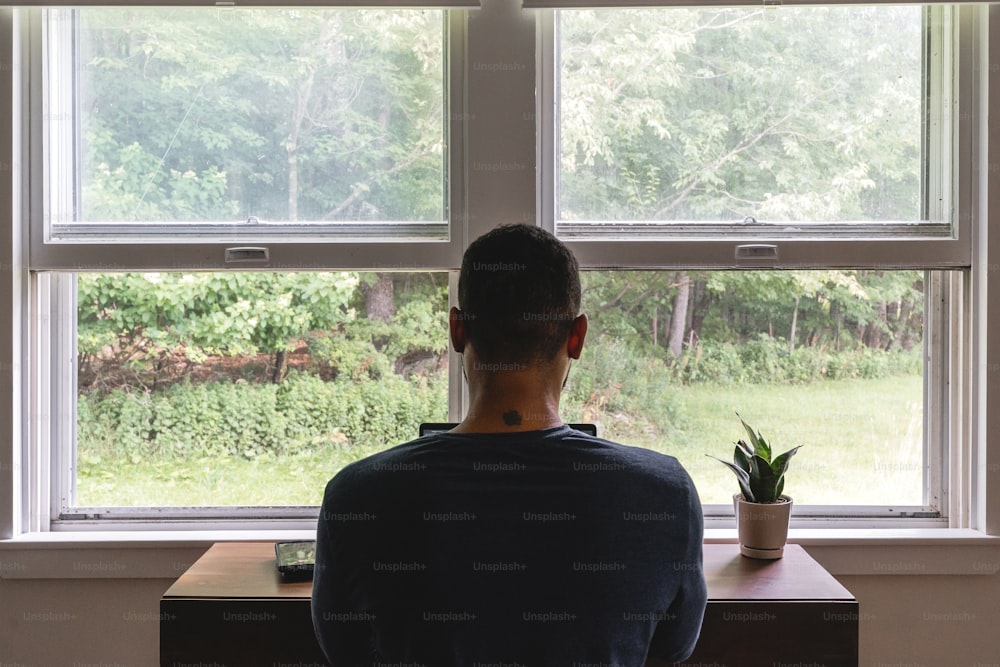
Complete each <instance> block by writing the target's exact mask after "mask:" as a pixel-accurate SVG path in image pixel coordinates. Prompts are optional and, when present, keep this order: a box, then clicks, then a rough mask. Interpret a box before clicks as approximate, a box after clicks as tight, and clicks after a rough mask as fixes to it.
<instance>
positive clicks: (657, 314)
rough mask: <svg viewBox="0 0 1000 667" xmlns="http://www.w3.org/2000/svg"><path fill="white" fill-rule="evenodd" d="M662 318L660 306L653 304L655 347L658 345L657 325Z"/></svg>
mask: <svg viewBox="0 0 1000 667" xmlns="http://www.w3.org/2000/svg"><path fill="white" fill-rule="evenodd" d="M659 318H660V308H659V306H653V347H656V342H657V334H658V333H659V332H658V331H657V326H658V325H659Z"/></svg>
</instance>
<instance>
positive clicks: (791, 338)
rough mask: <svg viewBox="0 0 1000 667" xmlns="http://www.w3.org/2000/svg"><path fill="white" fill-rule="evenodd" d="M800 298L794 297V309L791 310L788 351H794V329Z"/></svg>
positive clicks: (797, 318)
mask: <svg viewBox="0 0 1000 667" xmlns="http://www.w3.org/2000/svg"><path fill="white" fill-rule="evenodd" d="M800 300H801V297H798V296H797V297H795V307H794V308H792V326H791V328H790V329H789V331H788V351H789V352H794V351H795V327H796V325H797V324H798V323H799V301H800Z"/></svg>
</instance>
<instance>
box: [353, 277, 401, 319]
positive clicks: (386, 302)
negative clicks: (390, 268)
mask: <svg viewBox="0 0 1000 667" xmlns="http://www.w3.org/2000/svg"><path fill="white" fill-rule="evenodd" d="M377 275H378V280H377V281H375V282H374V283H372V284H370V285H369V284H365V283H361V294H363V295H364V297H365V315H366V316H367V317H368V319H369V320H372V321H376V322H389V321H391V320H392V318H394V317H395V316H396V295H395V292H394V289H393V285H392V274H391V273H379V274H377Z"/></svg>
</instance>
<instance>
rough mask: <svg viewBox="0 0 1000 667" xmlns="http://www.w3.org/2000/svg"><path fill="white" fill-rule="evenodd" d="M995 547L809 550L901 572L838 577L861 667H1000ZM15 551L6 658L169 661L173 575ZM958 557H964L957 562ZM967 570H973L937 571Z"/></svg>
mask: <svg viewBox="0 0 1000 667" xmlns="http://www.w3.org/2000/svg"><path fill="white" fill-rule="evenodd" d="M986 549H988V550H986V551H984V550H978V551H977V555H971V556H967V557H963V559H951V558H950V557H949V556H947V555H946V554H945V553H943V552H941V553H940V554H939V556H941V558H943V560H944V561H945V562H941V560H940V559H936V558H933V557H930V558H928V557H926V556H925V555H923V554H916V553H915V552H911V553H914V554H915V555H914V557H912V558H906V557H904V558H900V557H897V556H888V557H887V556H886V555H885V552H880V553H878V554H877V555H874V554H875V552H871V554H873V555H857V554H861V553H866V552H865V551H864V550H860V551H859V550H852V552H853V553H854V554H855V555H854V556H853V557H852V558H853V559H854V560H852V561H845V558H847V557H848V556H846V555H845V554H844V553H840V552H842V549H841V548H839V547H834V548H826V547H815V548H811V549H809V551H810V552H811V553H812V555H813V556H814V557H816V558H817V560H819V561H820V562H822V563H824V564H825V565H826V566H827V567H828V569H831V570H834V571H837V570H852V571H856V572H858V571H866V570H871V571H874V572H890V571H891V572H893V573H892V574H870V575H866V574H850V575H838V576H837V578H838V579H839V580H840V582H841V583H842V584H844V585H845V586H846V587H847V588H848V590H850V591H851V592H852V593H853V594H854V596H855V597H856V598H857V599H858V601H859V605H860V615H859V618H860V629H861V639H860V657H861V659H860V663H859V664H860V666H861V667H1000V575H998V574H997V571H998V570H1000V551H998V550H997V549H996V548H994V547H987V548H986ZM9 553H11V552H9V551H8V552H0V563H2V565H0V574H3V576H4V577H7V578H3V579H0V667H12V666H15V665H16V666H17V667H61V666H65V667H96V666H100V667H153V666H155V665H158V664H159V653H158V651H159V600H160V596H161V595H162V594H163V593H164V592H165V591H166V590H167V588H169V586H170V584H171V583H172V582H173V579H170V578H163V577H157V576H152V575H155V574H156V572H155V571H153V570H149V571H146V572H142V571H138V570H141V569H142V568H141V566H136V565H135V564H134V563H135V560H134V559H133V558H132V557H124V558H119V557H115V558H112V559H106V560H104V561H100V562H103V563H108V564H111V563H119V564H120V567H118V566H116V567H110V566H109V567H107V568H103V569H105V570H108V571H105V572H102V573H101V574H100V576H101V578H86V572H90V571H94V570H95V569H97V568H94V567H93V563H95V562H98V561H94V560H93V557H92V556H84V557H82V558H81V557H80V556H79V555H78V554H75V553H74V552H73V551H70V550H59V553H61V554H63V555H62V557H61V558H62V562H61V563H58V562H56V561H58V560H59V558H60V557H59V556H55V557H54V558H55V559H56V561H53V562H50V563H47V564H46V568H47V569H49V570H51V567H52V566H53V565H61V567H62V568H64V571H65V573H66V575H67V576H68V577H72V578H52V579H50V578H44V579H34V578H9V577H23V576H25V574H26V571H27V569H29V568H31V567H33V565H32V563H30V562H27V560H26V561H25V562H23V563H21V562H19V561H18V560H16V559H15V558H11V557H9V556H8V554H9ZM197 553H198V550H197V549H177V550H173V551H172V552H171V554H172V555H167V556H164V555H163V554H162V553H161V554H159V555H158V558H159V560H160V561H161V562H160V565H159V566H158V568H156V569H158V570H159V571H165V570H169V569H173V568H176V569H177V571H178V574H179V573H180V571H182V570H183V569H184V568H185V567H186V566H187V564H189V563H190V562H192V561H193V560H194V558H195V557H196V556H197ZM896 553H900V552H896ZM28 560H31V558H30V556H29V558H28ZM949 560H953V561H956V562H957V560H963V563H960V564H956V565H955V566H954V567H952V565H951V564H949V562H947V561H949ZM81 563H84V564H86V565H81ZM19 565H21V566H23V567H24V568H25V570H20V569H19ZM115 569H120V570H122V569H123V570H124V571H123V572H118V573H116V572H114V571H113V570H115ZM963 569H964V570H965V571H966V572H968V574H937V573H938V572H946V571H962V570H963ZM131 571H135V572H132V574H133V575H134V576H123V575H128V574H129V573H130V572H131ZM925 572H926V573H927V574H920V573H925ZM914 573H917V574H914ZM234 667H238V666H234ZM728 667H745V666H740V665H729V666H728ZM777 667H780V666H777Z"/></svg>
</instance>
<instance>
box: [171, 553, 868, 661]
mask: <svg viewBox="0 0 1000 667" xmlns="http://www.w3.org/2000/svg"><path fill="white" fill-rule="evenodd" d="M704 553H705V579H706V581H707V582H708V608H707V609H706V611H705V622H704V624H703V625H702V631H701V638H700V639H699V641H698V647H697V648H696V649H695V652H694V655H692V656H691V658H690V659H689V660H687V661H686V662H683V663H676V664H677V665H678V667H679V666H680V665H691V666H695V667H781V665H783V664H788V665H803V666H806V665H809V666H813V665H817V666H819V665H822V666H824V667H857V665H858V603H857V601H856V600H855V599H854V597H853V596H852V595H851V594H850V593H849V592H848V591H847V589H845V588H844V587H843V586H841V585H840V584H839V583H838V582H837V581H836V580H835V579H834V578H833V577H832V576H831V575H830V574H829V573H828V572H827V571H826V570H824V569H823V568H822V567H820V565H819V564H818V563H817V562H816V561H814V560H813V559H812V558H810V557H809V555H808V554H807V553H806V552H805V551H804V550H803V549H802V548H801V547H799V546H798V545H788V546H787V547H785V557H784V558H782V559H780V560H774V561H756V560H750V559H749V558H744V557H742V556H740V554H739V547H738V546H736V545H729V544H706V545H705V551H704ZM311 592H312V584H311V583H310V582H302V583H292V584H285V583H282V582H281V578H280V577H279V576H278V573H277V570H275V567H274V545H273V543H270V542H251V543H220V544H216V545H215V546H213V547H212V548H211V549H209V550H208V551H207V552H206V553H205V555H204V556H202V557H201V558H200V559H199V560H198V561H197V562H196V563H194V564H193V565H192V566H191V567H190V569H188V571H187V572H185V573H184V574H183V575H182V576H181V577H180V578H179V579H178V580H177V581H176V582H175V583H174V585H173V586H171V587H170V588H169V589H168V590H167V592H166V593H165V594H164V596H163V599H162V600H161V601H160V619H161V620H160V664H161V666H162V667H180V666H181V665H185V664H192V663H193V664H208V665H211V664H212V663H218V664H219V665H229V666H230V667H254V666H256V665H261V666H265V665H266V666H267V667H274V666H275V665H282V664H284V665H295V666H296V667H322V666H323V665H325V664H326V662H325V659H324V657H323V655H322V653H321V652H320V650H319V646H318V645H317V643H316V639H315V637H314V636H313V630H312V619H311V615H310V608H309V598H310V595H311Z"/></svg>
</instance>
